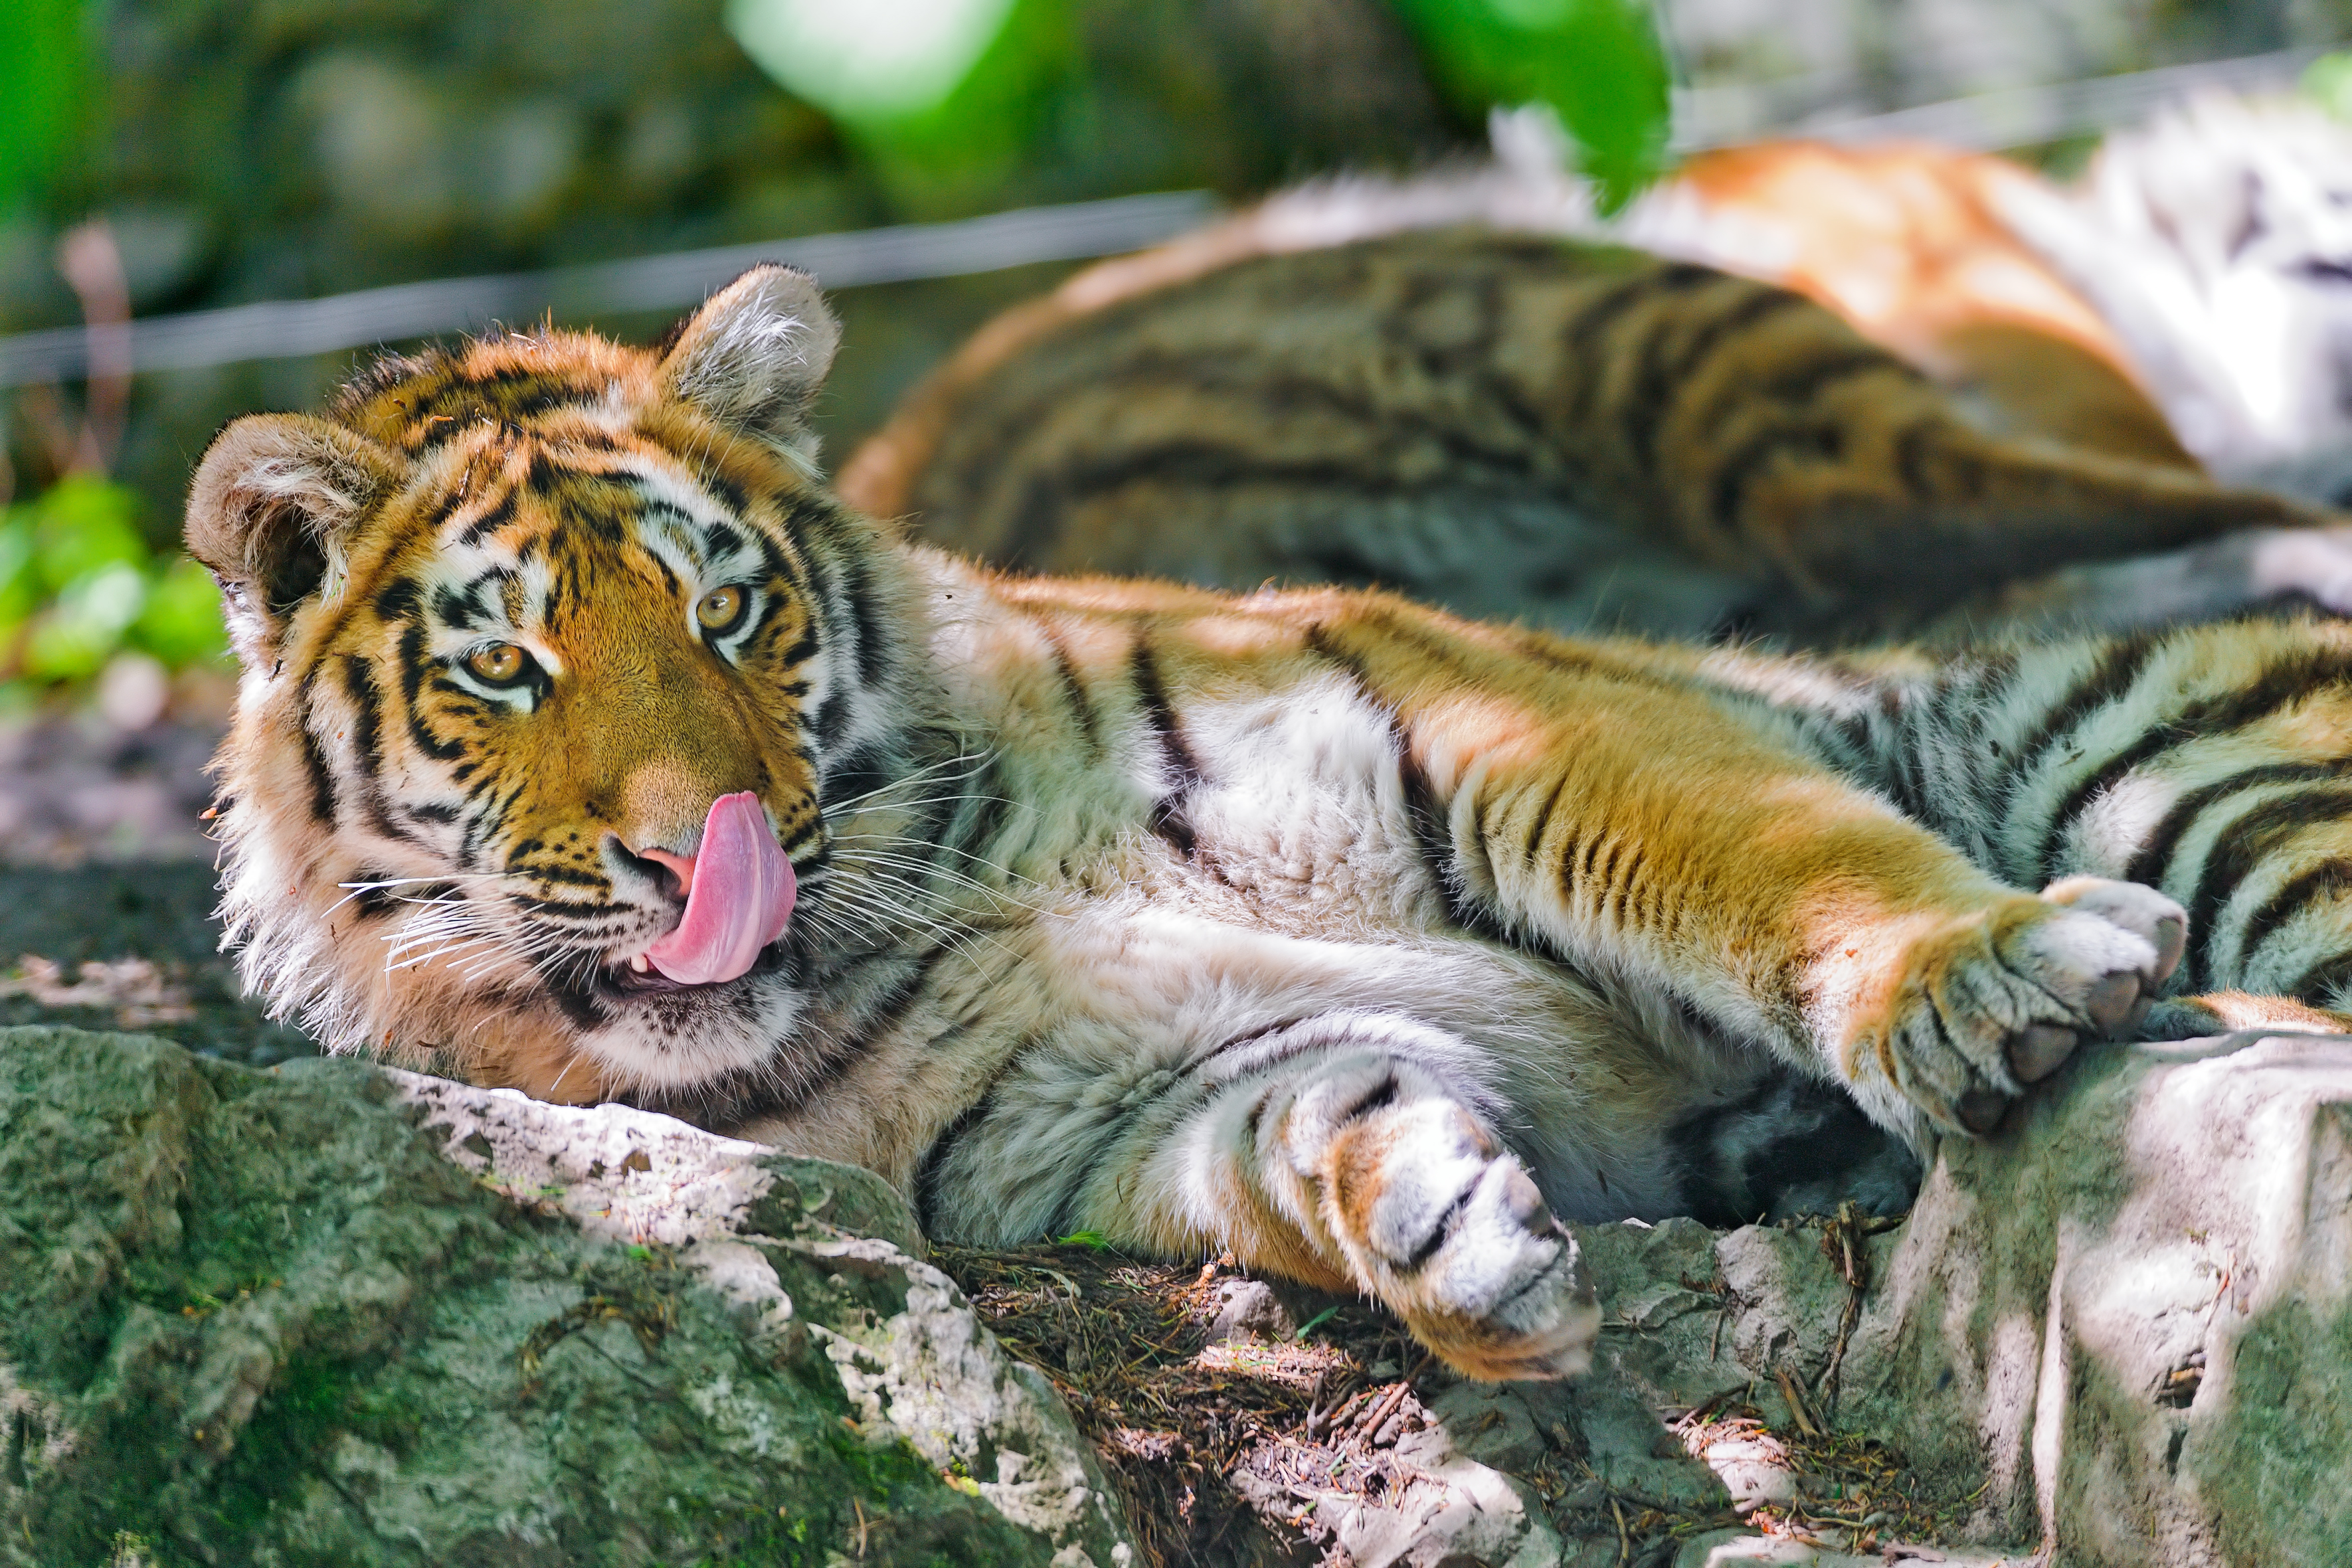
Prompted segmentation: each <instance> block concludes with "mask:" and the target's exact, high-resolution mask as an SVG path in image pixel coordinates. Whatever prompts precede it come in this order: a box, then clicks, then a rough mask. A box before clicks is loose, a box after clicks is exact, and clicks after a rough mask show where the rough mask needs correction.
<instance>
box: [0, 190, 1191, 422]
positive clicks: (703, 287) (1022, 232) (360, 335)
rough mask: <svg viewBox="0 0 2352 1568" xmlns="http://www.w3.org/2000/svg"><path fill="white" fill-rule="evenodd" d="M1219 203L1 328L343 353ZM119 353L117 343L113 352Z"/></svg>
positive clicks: (897, 232)
mask: <svg viewBox="0 0 2352 1568" xmlns="http://www.w3.org/2000/svg"><path fill="white" fill-rule="evenodd" d="M1216 210H1217V203H1216V199H1215V197H1214V196H1213V195H1212V194H1211V193H1208V192H1206V191H1179V192H1173V193H1165V194H1156V195H1146V196H1119V197H1115V198H1113V199H1111V200H1108V201H1100V202H1079V203H1073V204H1068V205H1065V206H1055V207H1027V208H1023V209H1021V210H1019V211H1016V212H1010V213H996V214H991V215H990V216H987V217H981V218H966V219H962V220H960V221H957V222H953V223H939V224H906V225H899V226H897V227H894V228H881V229H862V230H857V231H855V232H852V233H847V234H829V235H805V236H803V237H801V238H798V239H784V240H773V241H768V242H763V243H760V244H754V245H734V246H719V247H718V248H716V249H711V250H692V251H679V252H676V253H674V254H671V255H667V256H641V257H637V258H635V259H632V260H627V261H608V262H597V263H593V264H591V265H588V266H582V267H554V268H551V269H549V270H547V271H543V272H511V273H503V274H497V275H493V276H489V277H448V278H439V279H436V280H434V281H431V282H425V283H402V284H395V285H394V286H392V287H387V288H366V289H361V290H360V291H358V292H356V293H352V294H334V295H328V296H325V297H324V298H317V299H273V300H265V301H262V302H260V303H258V304H253V305H232V306H229V307H227V308H223V309H218V310H196V311H191V312H189V313H188V314H186V315H182V316H154V317H149V318H146V319H142V320H134V321H131V322H130V323H128V324H126V325H117V326H113V327H100V328H98V329H90V328H87V327H59V328H55V329H50V330H47V331H42V332H25V333H20V334H18V335H17V336H15V337H10V338H0V387H8V386H25V385H29V384H32V383H36V382H59V381H67V380H71V379H74V378H76V377H79V376H80V375H82V374H84V373H85V372H86V371H88V370H89V364H90V360H91V350H92V348H93V339H103V338H106V337H113V338H115V339H116V341H115V342H113V343H111V344H110V343H107V342H104V341H100V342H98V343H97V344H96V345H95V346H96V347H97V348H98V350H99V354H100V357H101V358H103V359H105V360H107V361H109V362H110V363H120V362H121V353H120V348H121V344H120V339H121V337H123V336H127V337H128V338H129V340H130V344H129V348H130V354H129V361H130V366H131V369H132V370H133V371H179V370H194V369H196V368H198V367H201V366H205V365H225V364H233V363H236V362H237V361H244V360H265V359H292V358H297V357H299V356H301V355H306V354H326V353H333V352H335V351H337V350H343V349H358V348H364V347H367V346H369V345H372V344H376V343H385V342H397V341H400V340H404V339H409V338H426V337H436V336H438V335H440V334H442V333H445V332H465V331H478V330H480V329H483V328H485V327H488V326H489V325H490V324H491V323H492V322H495V321H501V320H504V321H520V320H535V319H539V318H540V317H541V316H542V315H545V314H547V313H548V312H550V311H552V312H553V313H554V314H555V315H556V316H558V317H562V318H565V319H583V318H586V317H593V316H597V315H608V314H617V313H621V312H625V311H637V310H671V309H677V308H682V307H685V306H688V305H695V304H698V303H700V302H701V300H702V299H703V298H705V297H706V296H707V295H708V294H709V292H710V291H711V290H712V289H714V288H716V287H719V285H720V284H722V283H725V282H727V281H728V280H729V279H730V278H732V277H735V276H736V275H738V274H739V273H740V272H742V271H743V270H744V269H745V268H746V267H751V266H753V265H754V264H756V263H759V262H763V261H781V262H787V263H790V264H791V265H793V266H794V267H804V268H806V269H807V270H808V271H810V272H812V273H814V274H815V275H816V277H818V279H819V280H820V281H822V282H823V283H824V285H825V287H828V288H850V287H856V286H858V285H860V284H868V283H901V282H907V281H910V280H912V279H916V278H925V277H960V276H962V275H964V274H968V273H974V272H992V271H995V270H997V269H999V268H1001V267H1019V266H1022V265H1024V264H1025V263H1029V262H1039V261H1076V260H1083V259H1085V258H1087V257H1089V256H1112V255H1117V254H1118V253H1119V252H1122V251H1129V250H1139V249H1141V248H1142V247H1143V246H1149V245H1156V244H1158V243H1159V242H1160V241H1161V240H1163V239H1167V238H1170V237H1171V236H1172V235H1178V234H1181V233H1182V232H1183V231H1184V230H1186V229H1190V228H1194V227H1197V226H1198V225H1200V224H1201V223H1202V222H1203V221H1204V220H1205V219H1207V218H1208V217H1209V216H1210V215H1211V214H1213V213H1214V212H1215V211H1216ZM110 350H111V351H110Z"/></svg>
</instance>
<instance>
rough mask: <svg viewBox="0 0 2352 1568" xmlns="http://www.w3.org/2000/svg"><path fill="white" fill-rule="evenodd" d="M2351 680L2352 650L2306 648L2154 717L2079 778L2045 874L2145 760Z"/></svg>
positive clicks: (2050, 843) (2054, 830)
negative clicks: (2103, 799)
mask: <svg viewBox="0 0 2352 1568" xmlns="http://www.w3.org/2000/svg"><path fill="white" fill-rule="evenodd" d="M2347 679H2352V653H2343V652H2339V651H2337V650H2336V649H2332V648H2305V649H2301V650H2298V651H2296V652H2295V653H2290V654H2288V655H2286V656H2285V657H2284V658H2281V659H2279V660H2277V661H2276V662H2275V663H2273V664H2270V665H2269V666H2268V667H2266V668H2265V669H2264V670H2263V673H2262V674H2259V675H2257V676H2256V677H2255V678H2254V679H2253V680H2252V681H2250V682H2247V683H2246V684H2244V685H2241V686H2239V687H2238V688H2237V689H2236V690H2234V691H2231V692H2227V693H2224V694H2222V695H2219V696H2212V697H2206V698H2203V699H2201V700H2200V701H2197V702H2193V703H2189V704H2187V705H2186V706H2182V707H2180V708H2179V709H2178V710H2177V711H2173V712H2168V713H2159V714H2157V715H2155V716H2152V718H2151V720H2150V723H2149V726H2148V727H2147V729H2146V730H2144V731H2142V732H2141V735H2140V737H2139V738H2138V739H2137V740H2136V741H2134V742H2133V743H2132V744H2131V745H2130V746H2127V747H2124V749H2123V750H2121V751H2119V752H2117V753H2116V754H2115V755H2114V756H2113V757H2111V758H2108V759H2107V761H2106V762H2105V763H2103V764H2102V765H2101V766H2100V767H2099V768H2098V769H2097V770H2096V771H2095V772H2093V773H2091V774H2090V775H2089V776H2088V777H2086V778H2084V779H2082V780H2081V781H2080V782H2079V783H2077V784H2076V785H2075V786H2074V789H2072V790H2070V791H2069V792H2068V793H2067V796H2066V799H2065V800H2063V801H2062V802H2061V803H2060V805H2059V808H2058V811H2057V814H2056V815H2054V816H2053V817H2052V818H2051V819H2050V826H2049V829H2048V831H2046V832H2045V833H2044V834H2043V835H2042V860H2041V867H2040V869H2041V871H2042V874H2043V875H2044V876H2045V877H2046V876H2048V875H2049V874H2050V870H2051V866H2052V863H2053V861H2054V860H2055V858H2056V856H2057V852H2058V841H2059V839H2060V838H2061V837H2062V836H2063V834H2064V832H2065V831H2066V829H2067V828H2068V827H2069V826H2070V825H2072V824H2073V822H2074V820H2075V819H2076V818H2078V817H2079V816H2081V815H2082V812H2083V810H2084V807H2085V806H2087V805H2088V804H2089V803H2090V802H2091V801H2092V800H2096V799H2097V798H2098V797H2099V796H2100V795H2102V794H2105V792H2106V790H2107V789H2110V788H2112V787H2113V786H2114V784H2115V783H2116V780H2117V779H2121V778H2123V776H2124V775H2125V774H2126V773H2129V772H2130V771H2131V770H2132V769H2133V768H2137V767H2138V766H2139V765H2140V764H2141V763H2143V762H2147V761H2148V760H2149V759H2150V758H2155V757H2158V756H2160V755H2161V754H2163V753H2164V752H2167V751H2169V750H2172V749H2174V748H2175V747H2181V746H2185V745H2188V744H2189V743H2190V742H2192V741H2194V740H2197V739H2199V738H2201V737H2208V736H2215V735H2226V734H2228V733H2230V732H2231V731H2232V730H2237V729H2242V728H2243V727H2246V726H2247V725H2250V724H2252V723H2253V722H2255V721H2256V720H2257V719H2261V718H2264V717H2267V716H2269V715H2271V714H2273V713H2275V712H2276V711H2277V710H2279V709H2280V708H2282V707H2284V706H2286V705H2287V704H2289V703H2291V702H2294V701H2296V700H2298V699H2300V698H2302V697H2305V696H2308V695H2311V694H2312V693H2313V692H2314V691H2315V690H2317V689H2319V688H2320V687H2323V686H2327V685H2339V684H2341V683H2342V682H2344V681H2346V680H2347Z"/></svg>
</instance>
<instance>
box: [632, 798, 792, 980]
mask: <svg viewBox="0 0 2352 1568" xmlns="http://www.w3.org/2000/svg"><path fill="white" fill-rule="evenodd" d="M795 886H796V884H795V883H794V882H793V862H790V861H788V860H786V859H785V858H784V852H783V851H782V849H780V848H778V847H777V844H776V835H775V834H773V833H772V832H770V831H768V819H767V815H766V813H765V812H763V811H761V810H760V800H759V797H758V796H756V795H754V794H752V793H751V791H750V790H749V789H746V790H744V791H743V792H742V793H741V794H740V795H721V796H720V797H719V799H717V800H713V801H712V802H710V815H709V817H707V818H705V819H704V821H703V824H702V849H701V852H699V853H698V854H697V855H696V856H695V857H694V861H693V873H692V875H691V877H690V878H689V879H688V893H687V895H686V917H685V918H684V919H682V920H680V921H679V922H678V923H677V930H675V931H673V932H671V933H670V934H669V935H668V936H665V937H663V938H662V939H661V940H660V941H658V942H656V943H655V944H654V945H653V946H650V947H648V948H646V960H647V961H648V962H649V963H651V964H652V965H653V967H655V968H656V969H659V970H660V971H661V972H662V973H663V974H665V975H667V976H668V977H670V978H671V979H673V980H677V981H680V982H682V983H683V984H686V985H689V986H701V985H709V983H711V982H712V981H714V980H731V979H733V978H735V977H736V976H738V975H740V974H743V973H744V972H745V971H747V970H749V969H750V968H751V965H752V962H753V961H754V960H755V959H757V958H758V957H759V956H760V949H761V948H762V947H764V946H767V945H768V944H769V943H771V942H773V941H774V940H775V939H776V938H777V937H779V936H782V935H783V934H784V924H785V922H786V921H788V920H790V919H791V918H792V914H793V892H794V891H795Z"/></svg>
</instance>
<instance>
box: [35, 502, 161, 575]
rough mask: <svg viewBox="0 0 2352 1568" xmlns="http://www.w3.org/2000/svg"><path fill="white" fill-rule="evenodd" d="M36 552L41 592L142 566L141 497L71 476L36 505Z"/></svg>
mask: <svg viewBox="0 0 2352 1568" xmlns="http://www.w3.org/2000/svg"><path fill="white" fill-rule="evenodd" d="M32 515H33V548H34V560H35V564H36V570H37V575H38V578H39V581H40V584H41V586H42V587H43V588H44V589H46V590H47V591H49V592H51V593H62V592H64V591H65V590H66V588H67V586H68V584H70V583H74V582H78V581H79V580H82V579H84V578H86V577H89V575H90V574H91V573H93V572H95V571H97V570H100V568H102V567H109V566H133V567H138V566H144V565H146V564H147V540H146V538H145V537H144V536H143V535H142V534H141V533H140V531H139V497H137V496H136V495H135V494H133V493H132V492H131V491H130V490H128V489H126V488H124V487H123V486H121V485H117V484H113V483H111V482H110V481H109V480H105V479H101V478H100V477H98V476H96V475H92V474H68V475H67V476H65V477H64V478H63V479H60V480H58V482H57V483H56V484H55V485H53V486H50V487H49V488H48V489H47V491H45V492H43V493H42V495H41V497H39V498H38V499H37V500H36V501H34V503H33V504H32Z"/></svg>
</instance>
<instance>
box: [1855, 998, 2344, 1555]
mask: <svg viewBox="0 0 2352 1568" xmlns="http://www.w3.org/2000/svg"><path fill="white" fill-rule="evenodd" d="M2347 1131H2352V1040H2346V1039H2336V1038H2326V1037H2294V1036H2285V1037H2272V1038H2267V1039H2265V1038H2262V1037H2260V1036H2237V1037H2231V1038H2227V1039H2223V1040H2201V1041H2191V1042H2188V1043H2185V1044H2181V1045H2177V1046H2164V1047H2157V1046H2149V1047H2140V1048H2137V1049H2133V1050H2116V1051H2108V1052H2103V1053H2100V1055H2099V1056H2098V1057H2097V1058H2096V1059H2095V1061H2091V1062H2089V1063H2085V1064H2084V1067H2083V1068H2082V1069H2080V1070H2078V1071H2076V1072H2075V1073H2074V1075H2073V1082H2069V1083H2068V1084H2067V1085H2065V1086H2064V1087H2063V1090H2062V1092H2059V1093H2058V1094H2055V1095H2053V1096H2049V1097H2046V1098H2042V1099H2041V1100H2038V1101H2037V1102H2035V1103H2033V1104H2032V1106H2031V1108H2030V1109H2029V1111H2028V1112H2027V1113H2026V1114H2025V1116H2024V1118H2023V1121H2022V1124H2021V1126H2019V1127H2018V1128H2016V1129H2015V1130H2013V1131H2012V1132H2011V1134H2009V1135H2008V1136H2006V1137H2004V1138H2002V1139H2000V1140H1998V1141H1996V1142H1993V1143H1990V1144H1985V1145H1951V1146H1948V1147H1947V1148H1946V1149H1945V1151H1944V1153H1943V1156H1942V1157H1941V1158H1940V1159H1939V1160H1938V1161H1937V1165H1936V1167H1935V1168H1934V1170H1933V1171H1932V1172H1931V1173H1930V1175H1929V1176H1928V1179H1927V1186H1926V1187H1925V1189H1924V1190H1923V1191H1922V1193H1921V1195H1920V1200H1919V1204H1918V1207H1916V1210H1915V1211H1914V1212H1913V1215H1912V1217H1911V1219H1910V1222H1909V1223H1908V1225H1906V1227H1905V1229H1904V1232H1903V1234H1902V1236H1901V1238H1900V1240H1899V1242H1897V1243H1896V1244H1895V1246H1894V1247H1892V1248H1891V1249H1889V1252H1888V1255H1887V1257H1886V1258H1885V1267H1884V1271H1883V1276H1882V1278H1883V1283H1882V1285H1881V1286H1880V1288H1879V1291H1878V1292H1877V1293H1876V1295H1875V1297H1874V1300H1873V1301H1872V1302H1871V1303H1870V1305H1869V1307H1868V1309H1867V1310H1866V1311H1865V1312H1863V1314H1862V1315H1861V1319H1860V1322H1859V1323H1858V1324H1857V1326H1856V1328H1855V1330H1854V1333H1853V1348H1852V1351H1851V1352H1850V1354H1848V1356H1847V1359H1846V1364H1845V1372H1844V1385H1845V1389H1846V1393H1847V1400H1848V1403H1847V1405H1846V1406H1845V1408H1844V1410H1843V1412H1842V1414H1843V1415H1844V1416H1846V1417H1847V1418H1849V1419H1851V1420H1853V1421H1854V1422H1856V1423H1858V1424H1861V1425H1864V1426H1867V1427H1871V1428H1872V1429H1874V1430H1878V1431H1881V1432H1883V1433H1885V1435H1886V1436H1887V1437H1890V1438H1891V1439H1892V1440H1893V1441H1894V1442H1895V1443H1896V1444H1897V1445H1899V1446H1900V1447H1902V1448H1904V1449H1905V1451H1906V1453H1907V1454H1908V1455H1909V1456H1910V1458H1911V1459H1912V1462H1913V1463H1914V1464H1915V1465H1916V1466H1917V1467H1919V1468H1920V1469H1923V1470H1927V1471H1932V1472H1937V1473H1940V1474H1942V1475H1945V1476H1948V1477H1949V1478H1950V1479H1951V1481H1952V1483H1953V1484H1958V1482H1960V1481H1963V1480H1969V1481H1971V1484H1972V1485H1978V1484H1980V1485H1982V1486H1983V1487H1984V1489H1985V1490H1984V1491H1983V1493H1982V1495H1981V1498H1980V1500H1979V1511H1978V1516H1977V1518H1976V1520H1975V1521H1974V1524H1975V1531H1976V1532H1977V1533H1979V1535H1981V1536H1986V1537H1996V1536H2001V1535H2006V1536H2007V1537H2008V1538H2010V1539H2012V1540H2036V1539H2038V1540H2042V1541H2043V1542H2047V1543H2048V1544H2049V1545H2050V1546H2051V1547H2052V1548H2053V1550H2054V1552H2055V1554H2056V1561H2058V1562H2060V1563H2084V1564H2089V1563H2100V1564H2116V1565H2117V1568H2121V1565H2123V1564H2133V1565H2135V1568H2137V1565H2158V1564H2164V1565H2169V1564H2184V1565H2185V1564H2206V1563H2336V1562H2343V1561H2346V1560H2347V1557H2352V1139H2347Z"/></svg>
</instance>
